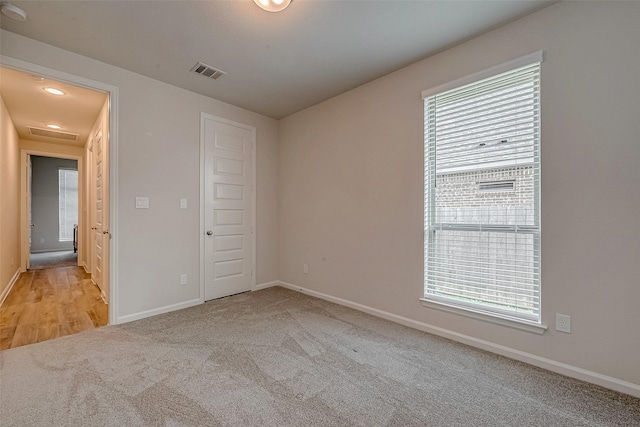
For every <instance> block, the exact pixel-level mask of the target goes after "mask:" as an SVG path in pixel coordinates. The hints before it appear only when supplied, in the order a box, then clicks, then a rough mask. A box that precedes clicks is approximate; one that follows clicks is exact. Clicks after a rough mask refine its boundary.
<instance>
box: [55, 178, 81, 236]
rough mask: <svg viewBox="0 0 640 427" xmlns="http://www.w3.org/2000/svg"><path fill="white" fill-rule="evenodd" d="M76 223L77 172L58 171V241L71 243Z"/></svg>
mask: <svg viewBox="0 0 640 427" xmlns="http://www.w3.org/2000/svg"><path fill="white" fill-rule="evenodd" d="M77 223H78V171H77V170H71V169H58V240H60V241H61V242H71V241H73V226H74V225H75V224H77Z"/></svg>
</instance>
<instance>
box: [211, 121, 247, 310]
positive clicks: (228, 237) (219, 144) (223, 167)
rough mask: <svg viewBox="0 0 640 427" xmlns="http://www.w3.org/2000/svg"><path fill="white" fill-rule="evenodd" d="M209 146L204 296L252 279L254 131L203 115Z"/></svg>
mask: <svg viewBox="0 0 640 427" xmlns="http://www.w3.org/2000/svg"><path fill="white" fill-rule="evenodd" d="M203 120H204V121H205V123H204V144H205V147H204V151H205V190H204V191H205V200H204V203H205V231H207V232H211V234H209V233H206V234H205V256H204V262H205V300H209V299H213V298H220V297H223V296H227V295H232V294H236V293H239V292H245V291H248V290H251V287H252V284H253V247H252V244H253V239H252V236H251V234H252V232H253V231H252V224H251V223H252V218H253V211H252V209H253V206H252V204H253V198H252V188H251V186H252V182H253V181H252V180H253V177H252V175H251V174H252V170H253V169H252V155H253V154H252V144H253V132H252V131H251V130H249V129H245V128H242V127H238V126H233V125H229V124H226V123H220V122H217V121H214V120H211V119H206V118H205V119H203Z"/></svg>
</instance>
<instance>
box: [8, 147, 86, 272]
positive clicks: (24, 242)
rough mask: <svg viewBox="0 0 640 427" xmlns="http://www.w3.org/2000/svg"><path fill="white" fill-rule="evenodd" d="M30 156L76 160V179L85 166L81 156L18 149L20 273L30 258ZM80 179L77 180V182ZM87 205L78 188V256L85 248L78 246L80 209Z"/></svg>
mask: <svg viewBox="0 0 640 427" xmlns="http://www.w3.org/2000/svg"><path fill="white" fill-rule="evenodd" d="M31 156H43V157H53V158H56V159H70V160H76V161H77V162H78V177H81V176H83V174H84V173H85V166H84V162H83V160H82V156H78V155H75V154H65V153H63V152H61V151H56V150H36V149H30V148H21V149H20V271H27V267H28V262H29V257H30V255H31V254H30V253H29V252H30V251H29V249H30V245H29V234H30V233H31V231H32V230H31V224H30V223H29V222H30V221H29V218H28V213H29V212H28V211H29V206H28V204H29V203H31V202H30V201H29V200H27V185H28V181H29V180H28V179H27V159H28V158H29V157H31ZM79 179H80V178H78V180H79ZM30 184H31V185H33V179H32V180H31V181H30ZM29 194H30V197H33V191H29ZM85 203H87V194H86V189H85V188H84V187H81V186H79V187H78V255H79V254H80V253H81V251H82V254H83V255H84V253H85V252H84V251H85V250H86V248H84V245H83V246H80V241H81V239H80V236H83V234H84V228H83V227H85V224H84V220H83V218H82V215H80V212H81V209H82V207H83V206H84V204H85ZM31 210H33V205H32V206H31ZM79 262H80V256H78V266H79V265H80V264H79Z"/></svg>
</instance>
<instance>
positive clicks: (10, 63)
mask: <svg viewBox="0 0 640 427" xmlns="http://www.w3.org/2000/svg"><path fill="white" fill-rule="evenodd" d="M0 64H2V66H3V67H7V68H12V69H15V70H19V71H25V72H28V73H35V74H39V75H41V76H43V77H49V78H51V79H53V80H58V81H60V82H64V83H69V84H72V85H75V86H80V87H85V88H88V89H92V90H98V91H102V92H107V93H108V94H109V131H108V132H109V133H108V135H107V137H108V139H109V231H110V233H111V238H110V239H109V301H108V302H109V324H110V325H116V324H117V323H118V244H117V242H118V209H117V207H118V106H119V101H118V99H119V98H118V87H117V86H113V85H110V84H107V83H102V82H99V81H96V80H91V79H88V78H85V77H81V76H77V75H75V74H70V73H66V72H64V71H59V70H55V69H53V68H49V67H44V66H42V65H38V64H33V63H31V62H26V61H22V60H20V59H15V58H12V57H9V56H5V55H0Z"/></svg>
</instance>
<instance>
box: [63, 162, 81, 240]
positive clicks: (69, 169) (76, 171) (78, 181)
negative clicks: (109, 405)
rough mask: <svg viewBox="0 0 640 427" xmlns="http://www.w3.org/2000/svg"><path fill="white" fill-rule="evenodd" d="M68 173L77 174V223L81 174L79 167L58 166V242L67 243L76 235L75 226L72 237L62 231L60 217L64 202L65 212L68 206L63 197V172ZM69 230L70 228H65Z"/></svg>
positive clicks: (76, 218) (76, 220)
mask: <svg viewBox="0 0 640 427" xmlns="http://www.w3.org/2000/svg"><path fill="white" fill-rule="evenodd" d="M63 172H64V173H65V175H66V173H67V172H75V174H76V182H77V187H78V188H77V189H76V210H75V211H76V217H75V224H77V222H78V219H79V206H80V204H79V197H80V176H79V173H78V169H73V168H70V167H59V168H58V242H60V243H63V242H64V243H66V242H73V240H74V236H73V227H72V228H71V237H70V238H66V236H63V235H62V234H63V233H62V232H63V227H62V218H61V217H60V211H61V210H62V204H63V203H64V204H65V212H66V210H67V209H66V208H67V206H68V204H67V203H66V201H64V202H63V199H62V196H63V194H62V181H61V178H62V173H63ZM64 188H65V189H66V188H67V187H66V186H65V187H64ZM66 218H67V217H66V215H65V218H64V219H65V221H64V222H65V224H68V221H66ZM65 231H67V232H68V230H65Z"/></svg>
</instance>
